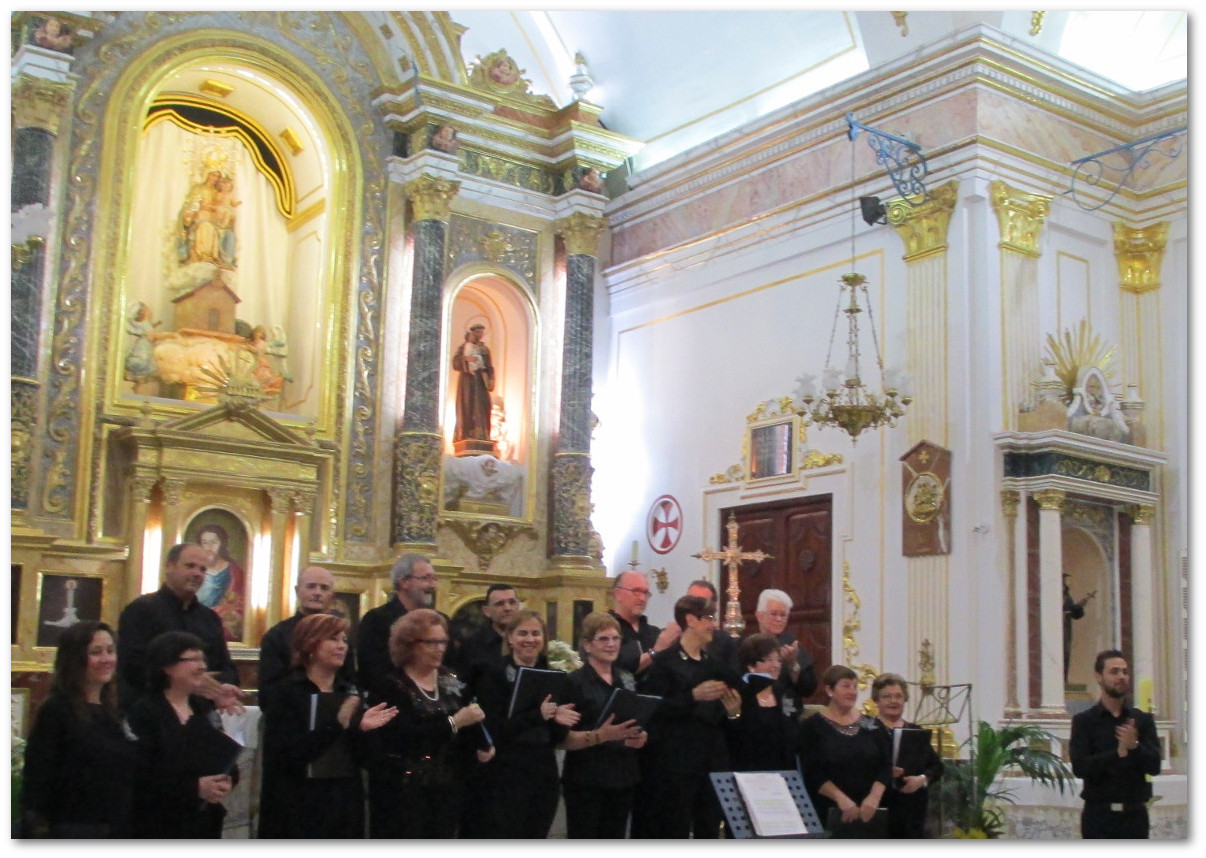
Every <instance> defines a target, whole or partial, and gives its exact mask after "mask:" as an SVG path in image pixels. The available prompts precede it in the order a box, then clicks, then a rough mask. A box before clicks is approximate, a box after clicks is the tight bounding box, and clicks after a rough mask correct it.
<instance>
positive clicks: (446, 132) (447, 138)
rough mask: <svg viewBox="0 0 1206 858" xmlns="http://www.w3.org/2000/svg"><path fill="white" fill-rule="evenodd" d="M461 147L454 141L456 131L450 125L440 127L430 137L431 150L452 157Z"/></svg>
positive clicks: (457, 141) (458, 142)
mask: <svg viewBox="0 0 1206 858" xmlns="http://www.w3.org/2000/svg"><path fill="white" fill-rule="evenodd" d="M460 145H461V143H460V141H459V140H457V139H456V129H455V128H453V127H452V126H451V125H441V126H440V127H439V128H437V129H436V131H435V133H434V134H432V135H431V148H432V149H435V150H437V151H439V152H444V153H446V154H448V155H452V154H454V153H455V152H456V150H457V148H458V147H459V146H460Z"/></svg>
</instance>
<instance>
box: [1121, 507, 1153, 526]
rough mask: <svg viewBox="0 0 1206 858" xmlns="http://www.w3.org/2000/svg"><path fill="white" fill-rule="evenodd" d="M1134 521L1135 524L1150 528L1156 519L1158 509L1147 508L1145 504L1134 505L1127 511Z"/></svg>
mask: <svg viewBox="0 0 1206 858" xmlns="http://www.w3.org/2000/svg"><path fill="white" fill-rule="evenodd" d="M1127 511H1128V512H1129V513H1130V514H1131V518H1132V519H1134V521H1135V524H1141V525H1144V526H1149V525H1151V523H1152V522H1153V521H1154V520H1155V518H1156V508H1155V507H1154V506H1146V505H1143V504H1132V505H1131V507H1130V508H1129V509H1128V510H1127Z"/></svg>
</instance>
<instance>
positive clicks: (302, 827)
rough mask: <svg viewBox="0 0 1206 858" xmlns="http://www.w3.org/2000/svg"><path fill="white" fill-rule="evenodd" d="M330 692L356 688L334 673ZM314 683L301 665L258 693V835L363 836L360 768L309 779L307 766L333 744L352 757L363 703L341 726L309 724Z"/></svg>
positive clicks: (359, 740) (357, 746) (360, 743)
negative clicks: (345, 746) (260, 717)
mask: <svg viewBox="0 0 1206 858" xmlns="http://www.w3.org/2000/svg"><path fill="white" fill-rule="evenodd" d="M333 691H335V692H337V693H340V694H356V693H358V692H357V690H356V688H355V686H353V685H351V684H350V683H348V682H347V681H346V680H344V679H340V678H338V677H337V678H336V680H335V685H334V687H333ZM318 693H319V688H318V686H317V685H315V684H314V683H313V682H311V681H310V679H309V678H308V677H307V676H306V674H305V671H304V670H302V669H301V668H294V669H293V670H291V671H289V673H287V674H286V675H285V677H284V678H283V679H280V680H278V681H277V682H275V683H273V684H272V685H271V686H269V687H268V688H266V689H264V690H263V691H261V692H260V706H261V708H262V709H263V711H264V758H263V759H264V769H263V771H264V775H263V782H262V786H261V788H260V819H259V834H258V836H259V838H260V839H261V840H269V839H273V838H286V837H303V838H309V839H320V838H330V837H338V838H359V837H364V786H363V784H362V782H361V777H360V771H359V769H357V770H356V773H355V774H354V775H351V776H347V777H331V778H311V777H308V776H307V768H308V767H309V765H310V764H311V763H313V762H314V761H315V760H316V759H318V758H319V757H320V756H321V755H322V754H323V753H324V752H326V751H327V749H329V748H331V746H332V745H335V744H336V743H348V744H349V745H351V747H349V749H348V750H349V752H350V753H352V754H353V755H354V756H355V755H356V753H357V752H358V751H360V750H362V748H363V745H364V742H363V735H364V734H362V733H361V732H360V729H359V724H360V716H361V715H362V714H363V711H364V710H363V706H362V707H361V709H360V711H359V712H357V713H356V714H355V715H353V717H352V720H351V721H350V723H349V726H348V728H347V729H344V728H343V727H341V726H340V725H339V723H338V722H336V723H334V724H328V725H325V726H324V725H322V724H320V725H319V726H318V729H315V730H311V729H310V703H311V698H312V695H315V694H318Z"/></svg>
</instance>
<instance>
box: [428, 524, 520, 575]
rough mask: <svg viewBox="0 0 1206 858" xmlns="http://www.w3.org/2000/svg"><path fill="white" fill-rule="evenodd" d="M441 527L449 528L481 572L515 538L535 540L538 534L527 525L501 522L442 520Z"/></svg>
mask: <svg viewBox="0 0 1206 858" xmlns="http://www.w3.org/2000/svg"><path fill="white" fill-rule="evenodd" d="M440 526H441V527H448V528H451V529H452V531H453V532H455V533H456V535H457V536H459V537H460V538H461V541H462V542H464V543H465V545H466V546H467V547H468V548H469V550H470V551H472V552H473V556H474V557H476V558H477V562H478V564H480V567H481V571H483V572H484V571H486V569H488V568H489V567H490V562H491V561H492V560H493V559H494V558H495V557H497V556H498V555H499V554H502V552H503V551H504V550H505V549H506V547H507V545H509V544H510V543H511V541H512V540H514V539H515V537H517V536H520V535H523V536H526V537H528V538H529V539H532V540H536V539H538V538H539V536H540V534H539V533H537V531H536V528H534V527H532V526H531V525H528V524H519V523H515V522H501V521H470V520H467V519H461V518H450V519H444V520H442V521H441V522H440Z"/></svg>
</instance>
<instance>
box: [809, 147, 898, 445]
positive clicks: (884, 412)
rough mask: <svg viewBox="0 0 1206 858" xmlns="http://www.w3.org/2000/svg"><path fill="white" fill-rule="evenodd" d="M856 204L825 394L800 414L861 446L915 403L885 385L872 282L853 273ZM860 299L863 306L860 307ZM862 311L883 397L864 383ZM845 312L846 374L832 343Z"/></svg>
mask: <svg viewBox="0 0 1206 858" xmlns="http://www.w3.org/2000/svg"><path fill="white" fill-rule="evenodd" d="M855 133H856V132H855V130H854V128H853V126H852V128H851V136H850V139H851V140H852V141H853V140H854V135H855ZM850 188H851V194H852V195H853V193H854V149H853V146H852V147H851V154H850ZM854 203H855V205H854V211H853V212H852V223H851V225H850V265H851V271H850V273H849V274H843V275H842V278H841V283H842V289H841V292H840V293H839V294H838V303H837V308H836V310H835V311H834V315H833V327H832V329H831V330H830V332H829V350H828V352H827V353H826V354H825V372H824V375H823V376H822V378H821V382H822V386H823V387H824V391H823V393H821V394H820V395H819V396H818V395H816V394H814V393H813V391H812V390H811V389H808V390H805V391H804V395H803V396H802V397H801V401H802V402H803V403H804V408H803V409H802V410H801V411H800V412H799V413H800V416H802V417H803V418H804V419H805V420H806V421H808V422H809V423H810V424H813V425H816V426H819V427H821V428H824V427H826V426H832V427H834V428H837V429H841V430H842V431H843V432H845V433H846V434H847V435H849V436H850V440H851V441H852V442H853V443H858V436H859V435H861V434H862V433H863V432H865V431H867V430H868V429H880V428H882V427H885V426H889V427H890V426H895V425H896V421H897V420H898V419H899V418H901V417H903V416H904V413H905V409H906V408H907V407H908V406H909V405H910V404H911V403H912V401H913V399H912V397H911V396H909V395H907V394H902V393H901V391H900V389H899V388H898V387H897V385H896V384H894V383H892V384H889V383H887V382H885V373H884V361H883V356H882V355H881V354H880V350H879V337H878V335H877V334H876V331H875V317H874V315H873V314H872V312H871V299H870V296H869V295H868V294H867V278H866V277H864V276H863V275H862V274H859V273H858V272H857V271H854V270H853V267H854V260H855V259H856V258H857V257H856V256H855V252H854V250H855V248H854V231H855V227H856V225H857V222H858V214H859V210H860V205H859V203H858V201H857V200H854ZM860 294H861V296H862V304H860V303H859V297H860ZM863 306H866V308H867V323H868V327H870V328H871V342H872V344H873V345H874V347H875V369H876V370H877V371H878V375H879V391H880V392H879V393H875V392H873V391H872V390H870V389H869V388H868V387H867V385H866V384H865V383H864V382H863V377H862V369H861V358H862V344H861V342H860V341H859V316H860V315H862V312H863ZM842 313H845V314H846V365H845V370H844V372H839V371H838V370H837V369H834V368H833V367H832V366H831V364H830V360H831V358H832V357H833V341H834V336H835V334H836V333H837V324H838V319H839V318H840V316H841V314H842ZM892 375H895V373H893V374H892Z"/></svg>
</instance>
